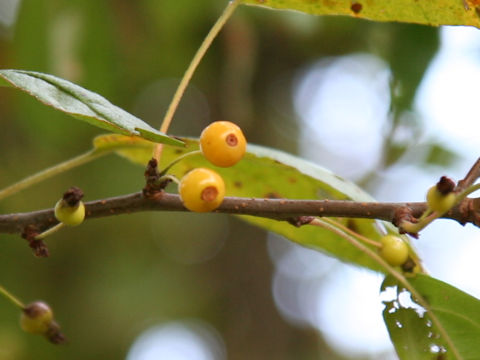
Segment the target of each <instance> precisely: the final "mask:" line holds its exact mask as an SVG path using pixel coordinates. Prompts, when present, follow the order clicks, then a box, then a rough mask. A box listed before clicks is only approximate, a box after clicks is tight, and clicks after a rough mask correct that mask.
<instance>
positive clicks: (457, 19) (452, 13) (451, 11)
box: [243, 0, 480, 27]
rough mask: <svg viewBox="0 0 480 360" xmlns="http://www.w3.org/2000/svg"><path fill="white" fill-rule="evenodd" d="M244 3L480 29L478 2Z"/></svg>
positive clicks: (339, 0) (343, 0) (300, 0)
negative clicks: (467, 26) (469, 26)
mask: <svg viewBox="0 0 480 360" xmlns="http://www.w3.org/2000/svg"><path fill="white" fill-rule="evenodd" d="M243 3H244V4H248V5H257V6H263V7H269V8H274V9H283V10H298V11H302V12H305V13H308V14H314V15H346V16H353V17H357V18H361V19H368V20H374V21H398V22H407V23H417V24H424V25H433V26H438V25H471V26H475V27H480V17H479V16H478V14H477V6H478V3H477V2H476V1H473V0H465V1H464V2H463V1H462V0H437V1H418V0H397V1H388V0H376V1H365V0H357V1H352V0H337V1H312V0H243Z"/></svg>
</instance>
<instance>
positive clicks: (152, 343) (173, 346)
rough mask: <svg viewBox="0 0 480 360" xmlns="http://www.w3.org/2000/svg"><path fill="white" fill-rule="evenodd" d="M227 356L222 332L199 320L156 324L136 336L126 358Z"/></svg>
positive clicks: (208, 359) (216, 359)
mask: <svg viewBox="0 0 480 360" xmlns="http://www.w3.org/2000/svg"><path fill="white" fill-rule="evenodd" d="M159 359H168V360H224V359H226V355H225V347H224V344H223V341H222V339H221V337H220V335H219V334H218V333H217V332H216V331H215V330H214V329H213V328H212V327H211V326H209V325H207V324H205V323H203V322H200V321H198V320H195V321H193V320H189V321H173V322H167V323H164V324H160V325H156V326H153V327H151V328H149V329H147V330H145V331H144V332H142V333H141V334H140V335H139V336H138V338H137V339H136V340H135V342H134V344H133V345H132V347H131V348H130V351H129V352H128V355H127V360H159Z"/></svg>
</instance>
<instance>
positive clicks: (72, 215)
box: [55, 199, 85, 226]
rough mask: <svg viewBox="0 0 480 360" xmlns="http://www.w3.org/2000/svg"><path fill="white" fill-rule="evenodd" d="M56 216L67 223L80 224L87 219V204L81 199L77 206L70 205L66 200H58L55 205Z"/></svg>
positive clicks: (71, 224)
mask: <svg viewBox="0 0 480 360" xmlns="http://www.w3.org/2000/svg"><path fill="white" fill-rule="evenodd" d="M55 217H56V218H57V220H58V221H60V222H62V223H64V224H65V225H70V226H76V225H80V224H81V223H82V222H83V220H84V219H85V205H84V204H83V202H82V201H79V202H78V204H77V205H76V206H69V205H68V204H67V203H66V202H65V200H63V199H60V200H58V202H57V204H56V205H55Z"/></svg>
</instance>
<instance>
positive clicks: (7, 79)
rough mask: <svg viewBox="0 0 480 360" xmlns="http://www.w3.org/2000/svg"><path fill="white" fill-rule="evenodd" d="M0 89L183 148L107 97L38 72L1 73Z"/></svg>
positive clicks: (105, 126) (113, 128)
mask: <svg viewBox="0 0 480 360" xmlns="http://www.w3.org/2000/svg"><path fill="white" fill-rule="evenodd" d="M0 86H13V87H16V88H18V89H20V90H23V91H25V92H26V93H28V94H30V95H32V96H33V97H35V98H36V99H37V100H39V101H41V102H42V103H44V104H45V105H48V106H51V107H53V108H54V109H56V110H60V111H63V112H64V113H67V114H69V115H71V116H73V117H75V118H77V119H80V120H84V121H86V122H88V123H90V124H92V125H94V126H97V127H99V128H102V129H106V130H109V131H113V132H116V133H119V134H123V135H137V136H142V137H144V138H145V139H148V140H151V141H155V142H158V143H163V144H169V145H176V146H181V145H183V143H182V142H181V141H180V140H177V139H175V138H172V137H169V136H167V135H165V134H163V133H162V132H160V131H158V130H155V129H154V128H152V127H151V126H150V125H148V124H147V123H145V122H143V121H142V120H140V119H139V118H137V117H135V116H133V115H132V114H129V113H128V112H126V111H124V110H123V109H121V108H119V107H117V106H115V105H113V104H112V103H110V102H109V101H108V100H106V99H105V98H104V97H102V96H100V95H98V94H96V93H93V92H91V91H89V90H86V89H84V88H82V87H80V86H78V85H75V84H73V83H71V82H69V81H67V80H64V79H60V78H58V77H55V76H53V75H49V74H42V73H38V72H34V71H23V70H0Z"/></svg>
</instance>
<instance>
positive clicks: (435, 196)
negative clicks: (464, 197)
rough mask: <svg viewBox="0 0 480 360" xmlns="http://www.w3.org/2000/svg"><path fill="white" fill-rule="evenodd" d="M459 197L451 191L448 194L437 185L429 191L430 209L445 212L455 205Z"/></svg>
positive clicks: (428, 202)
mask: <svg viewBox="0 0 480 360" xmlns="http://www.w3.org/2000/svg"><path fill="white" fill-rule="evenodd" d="M456 200H457V197H456V195H455V193H453V192H450V193H448V194H446V195H444V194H442V193H441V192H440V191H438V188H437V186H436V185H434V186H432V187H431V188H430V189H428V192H427V204H428V207H429V208H430V209H432V210H433V211H436V212H439V213H444V212H446V211H448V210H450V209H451V208H452V206H453V205H455V201H456Z"/></svg>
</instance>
